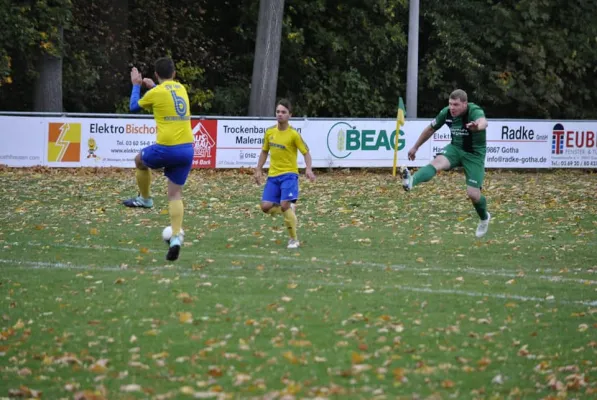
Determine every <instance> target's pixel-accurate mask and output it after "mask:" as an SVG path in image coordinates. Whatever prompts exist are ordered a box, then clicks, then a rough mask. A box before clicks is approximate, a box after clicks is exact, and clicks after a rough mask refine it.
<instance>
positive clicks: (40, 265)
mask: <svg viewBox="0 0 597 400" xmlns="http://www.w3.org/2000/svg"><path fill="white" fill-rule="evenodd" d="M0 263H4V264H12V265H15V266H19V268H20V269H48V270H50V269H65V270H69V269H73V270H87V271H94V270H95V271H97V270H99V271H107V272H114V271H117V272H126V271H132V272H135V271H137V270H150V271H153V272H175V273H177V274H178V275H181V276H195V277H198V278H202V279H205V278H208V279H242V280H246V279H256V280H261V281H266V282H275V283H288V282H289V281H291V279H280V278H274V277H268V276H248V277H247V276H241V275H239V276H231V275H210V274H206V273H204V272H200V271H197V272H193V271H189V270H187V269H182V270H181V268H180V267H178V268H176V267H174V268H169V267H161V268H160V267H151V268H131V269H124V268H121V267H115V266H85V265H73V264H69V263H52V262H38V261H16V260H5V259H0ZM300 283H301V284H305V285H314V286H332V287H345V288H360V289H359V291H360V290H362V289H363V287H364V286H363V285H362V284H360V283H359V284H357V283H348V282H346V283H343V282H328V281H314V280H303V279H301V280H300ZM375 287H376V288H377V289H389V290H392V289H396V290H402V291H407V292H417V293H428V294H434V295H437V294H443V295H455V296H467V297H481V298H492V299H499V300H518V301H524V302H537V303H559V304H569V305H582V306H589V307H595V306H597V300H593V301H584V300H556V299H543V298H540V297H533V296H521V295H517V294H506V293H481V292H473V291H466V290H456V289H434V288H430V287H416V286H405V285H380V286H375Z"/></svg>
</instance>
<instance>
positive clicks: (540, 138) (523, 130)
mask: <svg viewBox="0 0 597 400" xmlns="http://www.w3.org/2000/svg"><path fill="white" fill-rule="evenodd" d="M429 122H430V121H427V120H409V121H407V122H406V124H405V125H404V126H403V127H401V129H400V136H399V152H398V163H399V164H400V165H407V166H423V165H425V164H427V163H429V161H430V160H431V159H432V158H433V156H434V155H435V154H436V153H438V152H439V151H440V149H441V148H443V147H444V146H445V145H446V144H448V143H449V141H450V134H449V130H448V128H447V127H445V126H444V127H443V128H442V129H440V130H439V131H438V132H436V134H435V136H434V137H433V138H432V139H430V140H429V141H428V142H427V143H426V144H425V145H423V146H422V147H421V148H420V149H419V152H418V153H417V159H416V160H414V161H408V160H407V159H406V158H407V151H408V149H409V148H410V147H411V146H412V145H413V144H414V143H415V141H416V139H417V138H418V136H419V135H420V133H421V131H422V130H423V128H425V126H427V125H428V124H429ZM274 124H275V120H273V119H250V118H237V119H235V118H228V117H226V118H222V117H213V118H211V117H210V118H193V119H192V126H193V132H194V134H195V167H197V168H238V167H254V166H255V165H256V163H257V159H258V157H259V152H260V149H261V143H262V140H263V135H264V132H265V129H266V128H267V127H269V126H272V125H274ZM291 125H292V126H293V127H295V128H296V129H297V130H299V132H301V134H302V136H303V138H304V140H305V142H306V143H307V144H308V146H309V148H310V151H311V155H312V157H313V166H314V167H316V168H321V167H391V166H392V162H393V156H394V154H393V147H392V146H393V143H394V138H395V127H396V122H395V121H394V120H390V119H293V120H292V121H291ZM0 127H1V130H0V164H5V165H8V166H14V167H25V166H34V165H43V166H49V167H124V168H133V167H134V162H133V158H134V156H135V154H136V153H138V152H139V150H141V149H142V148H143V147H145V146H147V145H149V144H151V143H153V142H154V141H155V130H156V128H155V123H154V121H153V119H151V117H150V116H147V118H145V117H141V118H139V117H137V116H126V115H125V116H112V115H110V116H93V117H90V116H77V115H73V116H68V117H61V116H57V117H51V116H29V115H23V116H10V115H0ZM94 143H95V144H94ZM299 161H300V163H299V165H301V166H304V164H303V161H302V157H300V156H299ZM486 166H487V167H488V168H597V121H545V120H490V121H489V127H488V129H487V159H486Z"/></svg>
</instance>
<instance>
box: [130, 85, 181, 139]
mask: <svg viewBox="0 0 597 400" xmlns="http://www.w3.org/2000/svg"><path fill="white" fill-rule="evenodd" d="M139 106H141V107H143V108H145V109H147V110H152V111H153V116H154V118H155V123H156V126H157V139H156V143H157V144H161V145H164V146H175V145H178V144H185V143H193V131H192V129H191V112H190V109H189V96H188V95H187V91H186V89H185V88H184V86H183V85H182V84H181V83H179V82H176V81H172V80H169V81H165V82H162V83H161V84H159V85H157V86H156V87H154V88H153V89H151V90H149V91H148V92H147V93H145V96H143V97H142V98H141V99H140V100H139Z"/></svg>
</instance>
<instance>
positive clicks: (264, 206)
mask: <svg viewBox="0 0 597 400" xmlns="http://www.w3.org/2000/svg"><path fill="white" fill-rule="evenodd" d="M273 206H274V204H273V203H261V211H263V212H264V213H266V214H267V213H268V212H269V210H271V208H272V207H273Z"/></svg>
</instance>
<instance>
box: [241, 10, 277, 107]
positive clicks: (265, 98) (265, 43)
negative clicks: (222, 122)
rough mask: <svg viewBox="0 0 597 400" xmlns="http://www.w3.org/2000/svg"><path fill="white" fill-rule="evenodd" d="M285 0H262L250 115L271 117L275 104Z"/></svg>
mask: <svg viewBox="0 0 597 400" xmlns="http://www.w3.org/2000/svg"><path fill="white" fill-rule="evenodd" d="M283 17H284V0H260V3H259V22H258V25H257V41H256V43H255V58H254V60H253V79H252V84H251V99H250V103H249V115H250V116H272V115H273V114H274V109H275V106H276V90H277V86H278V68H279V65H280V44H281V42H282V19H283Z"/></svg>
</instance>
